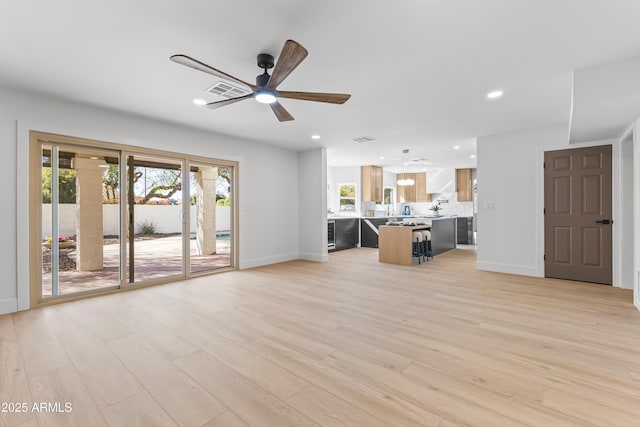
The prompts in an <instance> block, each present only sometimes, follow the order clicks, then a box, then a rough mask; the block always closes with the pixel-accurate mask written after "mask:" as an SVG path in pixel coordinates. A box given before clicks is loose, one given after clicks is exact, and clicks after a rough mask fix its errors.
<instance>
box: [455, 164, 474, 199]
mask: <svg viewBox="0 0 640 427" xmlns="http://www.w3.org/2000/svg"><path fill="white" fill-rule="evenodd" d="M456 191H457V192H458V201H459V202H472V201H473V181H472V178H471V169H469V168H467V169H456Z"/></svg>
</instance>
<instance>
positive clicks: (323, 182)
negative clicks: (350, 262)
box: [291, 148, 329, 262]
mask: <svg viewBox="0 0 640 427" xmlns="http://www.w3.org/2000/svg"><path fill="white" fill-rule="evenodd" d="M298 159H299V161H298V165H299V169H298V192H299V194H298V199H299V200H300V204H299V208H298V215H297V216H296V218H291V220H292V221H294V220H297V221H298V227H299V232H298V236H299V239H300V242H299V244H298V246H299V248H300V258H302V259H306V260H309V261H319V262H326V261H328V260H329V254H328V250H327V199H326V198H325V197H318V193H320V194H325V191H324V189H325V188H327V151H326V149H324V148H317V149H314V150H308V151H303V152H300V153H298Z"/></svg>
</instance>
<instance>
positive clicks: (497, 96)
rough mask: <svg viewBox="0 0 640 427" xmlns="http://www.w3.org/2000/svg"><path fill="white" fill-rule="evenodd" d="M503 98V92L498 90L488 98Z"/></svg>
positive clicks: (488, 95)
mask: <svg viewBox="0 0 640 427" xmlns="http://www.w3.org/2000/svg"><path fill="white" fill-rule="evenodd" d="M501 96H502V91H501V90H496V91H493V92H489V93H488V94H487V98H489V99H495V98H500V97H501Z"/></svg>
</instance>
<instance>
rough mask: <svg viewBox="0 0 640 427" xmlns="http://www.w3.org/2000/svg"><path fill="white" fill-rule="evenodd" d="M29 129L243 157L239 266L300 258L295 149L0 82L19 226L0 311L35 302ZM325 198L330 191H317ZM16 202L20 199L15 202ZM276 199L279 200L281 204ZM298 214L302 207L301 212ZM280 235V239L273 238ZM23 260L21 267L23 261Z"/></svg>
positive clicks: (11, 219)
mask: <svg viewBox="0 0 640 427" xmlns="http://www.w3.org/2000/svg"><path fill="white" fill-rule="evenodd" d="M30 129H33V130H38V131H43V132H51V133H58V134H63V135H71V136H77V137H82V138H89V139H98V140H103V141H112V142H116V143H121V144H128V145H132V146H138V147H147V148H156V149H160V150H167V151H175V150H180V151H181V152H184V153H186V154H194V155H200V156H206V157H213V158H219V159H230V160H237V161H239V163H240V165H239V189H240V195H239V200H238V208H239V222H240V224H239V230H240V233H239V239H240V240H239V250H240V254H239V267H240V268H246V267H250V266H255V265H260V264H261V263H265V262H276V261H285V260H290V259H295V258H297V255H298V228H297V227H296V226H291V218H290V217H289V216H288V215H283V214H282V209H283V207H284V208H290V209H294V210H296V209H297V205H298V192H297V188H294V190H293V191H281V190H282V188H281V183H291V182H295V181H296V178H297V176H298V155H297V153H296V152H294V151H290V150H285V149H281V148H277V147H273V146H268V145H264V144H259V143H255V142H252V141H248V140H243V139H239V138H233V137H230V136H226V135H218V134H215V133H211V132H206V131H201V130H197V129H193V128H188V127H184V126H181V125H176V124H171V123H167V122H161V121H155V120H151V119H148V118H143V117H138V116H132V115H127V114H124V113H120V112H116V111H111V110H107V109H101V108H97V107H92V106H88V105H83V104H77V103H73V102H68V101H63V100H58V99H54V98H49V97H47V96H44V95H41V94H32V93H28V92H22V91H16V90H12V89H4V88H0V141H2V144H3V145H2V146H3V149H4V156H5V158H6V159H16V162H15V163H14V162H13V161H7V162H5V166H4V167H3V168H2V169H1V170H0V179H2V181H3V182H4V183H6V186H5V189H6V190H5V193H4V194H3V198H4V205H5V206H6V207H8V208H7V209H3V210H2V211H1V214H0V215H1V217H0V218H1V219H2V221H3V224H5V226H6V227H8V228H12V227H15V230H16V234H13V235H10V236H6V237H5V244H4V245H2V247H1V248H0V268H1V270H2V271H3V274H4V279H3V280H2V282H0V313H4V312H10V311H15V310H16V308H18V304H17V301H16V299H19V300H20V305H19V308H20V309H25V308H27V305H28V283H29V278H28V236H29V225H28V206H29V205H28V180H29V176H28V131H29V130H30ZM316 197H318V198H323V197H324V195H323V194H316ZM10 207H15V208H14V209H12V208H10ZM274 207H277V208H274ZM294 216H295V214H294ZM274 242H277V243H274ZM16 266H17V269H16Z"/></svg>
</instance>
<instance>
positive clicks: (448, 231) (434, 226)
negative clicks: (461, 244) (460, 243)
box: [431, 218, 456, 256]
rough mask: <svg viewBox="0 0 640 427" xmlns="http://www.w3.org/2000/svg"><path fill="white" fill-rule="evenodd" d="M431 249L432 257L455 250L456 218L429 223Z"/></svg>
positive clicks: (435, 220) (434, 220)
mask: <svg viewBox="0 0 640 427" xmlns="http://www.w3.org/2000/svg"><path fill="white" fill-rule="evenodd" d="M431 247H432V249H433V255H434V256H435V255H439V254H441V253H444V252H446V251H448V250H449V249H455V248H456V218H442V219H433V220H432V221H431Z"/></svg>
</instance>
